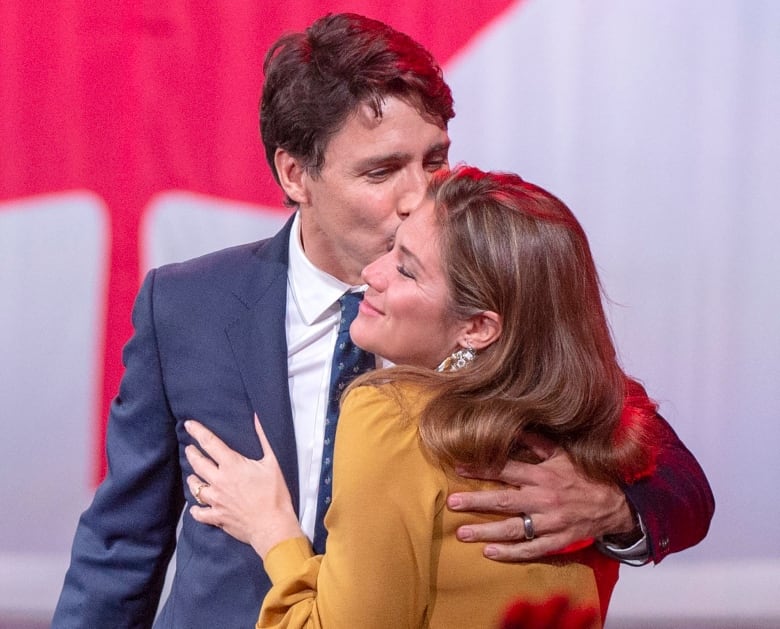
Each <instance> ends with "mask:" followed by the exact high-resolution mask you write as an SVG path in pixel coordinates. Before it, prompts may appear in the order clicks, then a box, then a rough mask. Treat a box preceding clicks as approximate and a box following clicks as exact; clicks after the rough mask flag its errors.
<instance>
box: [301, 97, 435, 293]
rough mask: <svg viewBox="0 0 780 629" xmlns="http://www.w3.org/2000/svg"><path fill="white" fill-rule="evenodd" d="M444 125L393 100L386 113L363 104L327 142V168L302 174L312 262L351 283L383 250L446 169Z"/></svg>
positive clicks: (306, 243)
mask: <svg viewBox="0 0 780 629" xmlns="http://www.w3.org/2000/svg"><path fill="white" fill-rule="evenodd" d="M449 144H450V140H449V137H448V135H447V132H446V130H445V129H442V128H441V127H439V126H437V125H436V124H434V123H433V122H431V121H429V120H426V119H425V118H423V117H422V116H421V115H420V113H419V112H418V111H417V110H416V109H415V108H414V107H412V106H411V105H408V104H407V103H406V102H404V101H402V100H399V99H398V98H395V97H389V98H387V99H386V100H385V103H384V108H383V115H382V118H381V119H379V120H377V119H376V117H375V116H374V114H373V112H372V110H371V109H370V108H369V107H368V106H367V105H363V106H361V107H359V108H358V110H357V111H356V112H354V113H353V114H352V115H350V116H349V118H347V121H346V123H345V124H344V126H343V127H342V128H341V129H340V130H339V132H338V133H336V134H335V135H334V136H333V137H332V138H331V140H330V142H329V143H328V146H327V149H326V151H325V158H324V163H323V167H322V169H321V170H320V172H319V173H318V174H316V175H312V174H309V173H304V174H303V175H302V188H303V194H302V198H301V199H296V200H297V201H298V202H299V206H300V210H301V234H302V238H303V248H304V251H305V252H306V255H307V257H308V258H309V260H310V261H311V262H312V263H313V264H314V265H315V266H317V267H319V268H320V269H322V270H324V271H326V272H328V273H330V274H331V275H334V276H335V277H337V278H339V279H341V280H342V281H345V282H348V283H350V284H358V283H360V272H361V270H362V269H363V267H364V266H366V265H367V264H369V263H371V262H373V261H374V260H376V259H377V258H378V257H379V256H380V255H382V254H384V253H386V252H387V251H388V249H389V247H390V245H391V243H392V239H393V235H394V234H395V230H396V229H397V228H398V225H399V224H400V222H401V220H402V219H404V218H406V216H408V214H409V213H410V212H411V211H412V210H414V209H415V208H417V207H418V206H419V205H420V203H421V202H422V200H423V198H424V197H425V193H426V189H427V186H428V182H429V181H430V179H431V176H432V175H433V173H434V172H436V171H438V170H440V169H442V168H448V166H449V164H448V161H447V155H448V151H449Z"/></svg>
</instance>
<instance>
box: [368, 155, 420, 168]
mask: <svg viewBox="0 0 780 629" xmlns="http://www.w3.org/2000/svg"><path fill="white" fill-rule="evenodd" d="M411 158H412V156H411V155H410V154H409V153H386V154H385V155H372V156H371V157H367V158H365V159H364V160H361V161H359V162H358V163H357V164H355V170H357V171H363V170H372V169H373V168H377V167H378V166H387V165H388V164H399V163H405V162H407V161H409V160H410V159H411Z"/></svg>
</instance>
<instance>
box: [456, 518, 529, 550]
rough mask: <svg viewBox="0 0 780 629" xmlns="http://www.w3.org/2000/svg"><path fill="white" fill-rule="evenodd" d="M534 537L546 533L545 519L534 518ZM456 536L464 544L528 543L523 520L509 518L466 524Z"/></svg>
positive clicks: (459, 529)
mask: <svg viewBox="0 0 780 629" xmlns="http://www.w3.org/2000/svg"><path fill="white" fill-rule="evenodd" d="M531 519H532V521H533V528H534V536H535V537H538V536H540V535H542V534H543V533H544V519H543V518H542V517H541V516H532V518H531ZM456 535H457V537H458V539H459V540H461V541H463V542H518V541H520V540H522V542H521V543H528V542H527V541H526V537H525V524H524V522H523V518H521V517H517V518H507V519H506V520H499V521H497V522H483V523H481V524H466V525H464V526H461V527H459V528H458V530H457V532H456Z"/></svg>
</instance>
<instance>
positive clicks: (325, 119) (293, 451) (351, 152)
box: [53, 15, 712, 628]
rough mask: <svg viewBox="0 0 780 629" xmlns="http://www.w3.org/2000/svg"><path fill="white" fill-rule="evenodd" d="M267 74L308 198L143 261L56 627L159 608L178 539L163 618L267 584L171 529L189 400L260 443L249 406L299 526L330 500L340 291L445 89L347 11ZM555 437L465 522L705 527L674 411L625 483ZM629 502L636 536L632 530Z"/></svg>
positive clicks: (326, 21)
mask: <svg viewBox="0 0 780 629" xmlns="http://www.w3.org/2000/svg"><path fill="white" fill-rule="evenodd" d="M265 76H266V78H265V84H264V88H263V98H262V105H261V123H262V135H263V142H264V145H265V149H266V155H267V157H268V161H269V164H270V165H271V168H272V170H273V172H274V175H275V177H276V179H277V181H278V182H279V184H280V186H281V188H282V190H283V191H284V193H285V197H286V202H287V204H288V205H291V206H296V207H297V208H298V211H297V212H296V214H295V215H294V217H293V218H292V219H291V220H290V221H289V222H288V224H287V225H286V226H285V227H284V229H282V231H281V232H280V233H279V234H277V235H276V236H274V237H273V238H271V239H269V240H266V241H262V242H259V243H253V244H249V245H244V246H240V247H235V248H232V249H228V250H224V251H220V252H216V253H213V254H210V255H208V256H204V257H202V258H198V259H196V260H192V261H189V262H185V263H183V264H176V265H170V266H167V267H163V268H161V269H158V270H156V271H152V272H151V273H150V274H149V275H148V277H147V278H146V280H145V281H144V284H143V286H142V288H141V291H140V293H139V295H138V299H137V301H136V305H135V308H134V313H133V323H134V326H135V333H134V335H133V338H132V339H131V340H130V342H129V343H128V345H127V347H126V348H125V353H124V361H125V367H126V372H125V376H124V378H123V380H122V383H121V385H120V391H119V395H118V396H117V398H116V400H115V401H114V403H113V404H112V408H111V414H110V418H109V425H108V434H107V450H108V463H109V471H108V475H107V477H106V479H105V481H104V482H103V484H102V485H101V486H100V487H99V489H98V491H97V493H96V495H95V499H94V501H93V503H92V505H91V506H90V507H89V509H88V510H87V511H86V512H85V513H84V514H83V516H82V518H81V520H80V522H79V527H78V530H77V532H76V537H75V540H74V545H73V556H72V562H71V567H70V569H69V571H68V573H67V575H66V578H65V584H64V587H63V591H62V595H61V597H60V601H59V604H58V606H57V610H56V612H55V616H54V621H53V626H54V627H56V628H61V627H62V628H66V627H112V628H114V627H131V626H132V627H142V626H150V625H151V624H152V622H153V619H154V615H155V612H156V609H157V605H158V600H159V597H160V592H161V589H162V584H163V579H164V576H165V571H166V568H167V564H168V562H169V560H170V557H171V555H172V553H173V551H174V548H175V550H176V553H177V554H176V574H175V575H174V580H173V585H172V591H171V595H170V597H169V598H168V600H167V601H166V603H165V605H164V607H163V608H162V610H161V612H160V615H159V617H158V619H157V621H156V623H155V626H157V627H187V628H190V627H220V628H226V627H246V626H252V625H253V623H254V622H255V621H256V618H257V614H258V610H259V608H260V605H261V602H262V599H263V596H264V594H265V592H266V591H267V589H268V588H269V585H270V584H269V580H268V578H267V576H266V575H265V573H264V571H263V568H262V563H261V561H260V560H259V558H258V557H257V555H256V554H255V553H254V551H253V550H252V549H251V548H250V547H249V546H245V545H243V544H240V543H239V542H236V541H235V540H233V539H232V538H230V537H229V536H228V535H226V534H224V533H223V532H222V531H221V530H219V529H216V528H212V527H207V526H203V525H201V524H198V523H196V522H194V521H193V520H192V518H191V517H188V516H187V515H185V517H184V518H183V519H182V528H181V532H180V533H179V535H178V539H177V532H176V527H177V522H178V520H179V516H180V515H181V512H182V508H183V506H184V504H185V499H186V500H187V501H188V502H189V504H193V503H194V500H195V499H197V498H198V496H197V495H195V496H192V495H190V494H189V493H187V495H186V496H185V493H184V488H183V484H184V479H185V478H186V477H187V476H188V475H189V474H190V473H191V472H192V470H191V468H190V467H189V465H188V463H187V461H186V459H185V457H184V447H185V446H186V445H187V444H188V443H191V441H190V440H189V438H188V437H187V435H186V433H185V431H184V428H183V422H184V421H185V420H187V419H189V418H197V419H199V420H200V421H202V422H203V423H205V424H206V425H207V426H208V427H209V428H211V430H213V431H214V432H215V433H217V434H218V435H219V436H220V437H221V438H222V439H223V440H224V441H225V442H226V443H227V444H228V445H229V446H230V447H232V448H234V449H236V450H238V451H240V452H242V453H243V454H244V455H245V456H247V457H251V458H255V459H257V458H260V457H261V451H260V448H259V445H258V444H257V439H256V437H255V435H254V428H253V423H252V418H253V414H254V413H257V415H258V416H259V417H260V418H261V419H262V421H263V426H264V428H265V431H266V434H267V436H268V439H269V441H270V443H271V445H272V447H273V448H274V451H275V452H276V455H277V458H278V460H279V462H280V465H281V467H282V469H283V471H284V474H285V477H286V479H287V482H288V485H289V487H290V494H291V495H292V497H293V501H294V503H295V505H294V506H295V509H296V512H297V513H298V515H299V518H300V520H301V523H302V526H303V528H304V530H305V531H306V532H307V534H309V535H310V536H313V534H314V530H315V528H316V525H317V522H316V520H317V519H318V517H321V515H322V514H321V513H320V514H317V495H318V487H319V481H320V470H321V463H322V461H321V458H322V454H321V453H322V447H323V441H324V437H323V434H324V428H323V424H324V421H325V406H326V405H327V397H328V396H327V389H328V380H329V375H330V361H331V358H332V355H333V351H334V350H333V343H334V339H335V338H336V328H337V327H338V323H339V318H340V313H339V308H338V299H339V297H340V296H341V295H342V294H343V293H345V292H348V291H350V290H354V288H355V286H356V285H357V284H359V283H360V279H359V278H360V271H361V269H362V268H363V266H365V265H366V264H367V263H369V262H371V261H373V260H374V259H375V258H376V257H378V256H379V255H380V254H381V253H383V252H384V251H386V249H387V247H388V244H389V243H390V242H391V241H392V238H393V235H394V233H395V229H396V228H397V226H398V225H399V223H400V221H401V220H403V218H404V217H405V216H407V215H408V213H409V212H410V211H412V210H413V209H414V208H415V207H416V206H417V204H418V203H419V201H420V200H421V199H422V197H423V195H424V193H425V189H426V186H427V183H428V181H429V179H430V176H431V174H432V173H433V172H435V171H437V170H439V169H442V168H446V167H447V166H448V163H447V154H448V147H449V138H448V136H447V131H446V129H447V122H448V121H449V120H450V118H452V116H453V109H452V98H451V94H450V90H449V88H448V87H447V85H446V83H444V81H443V79H442V76H441V71H440V69H439V68H438V66H437V65H436V64H435V62H434V61H433V59H432V58H431V56H430V55H429V53H427V51H425V50H424V49H422V48H421V47H420V46H419V45H418V44H416V43H415V42H413V41H412V40H411V39H409V38H408V37H407V36H405V35H403V34H401V33H398V32H396V31H394V30H392V29H390V28H389V27H387V26H385V25H383V24H381V23H379V22H375V21H372V20H368V19H365V18H361V17H359V16H353V15H336V16H329V17H326V18H323V19H321V20H318V21H317V22H315V23H314V24H313V25H312V26H311V27H310V28H309V29H308V30H307V31H306V33H302V34H294V35H288V36H285V37H283V38H281V39H280V40H279V41H278V42H277V43H276V44H275V45H274V46H273V47H272V48H271V50H270V52H269V53H268V56H267V58H266V65H265ZM536 446H537V449H539V450H544V449H545V444H536ZM546 454H548V455H549V460H548V461H546V462H545V463H543V464H540V465H539V466H535V467H526V466H522V465H520V464H516V465H513V466H509V468H508V469H507V470H505V471H504V475H505V477H506V479H507V480H508V481H510V482H512V483H515V484H519V485H521V488H520V489H519V491H518V490H510V489H507V490H506V491H505V492H500V493H498V494H495V493H491V492H487V493H484V494H462V495H456V496H453V497H452V498H451V500H452V502H451V507H453V508H468V509H472V508H473V509H483V510H491V511H495V510H499V511H506V512H507V513H509V514H511V517H510V518H509V519H508V520H507V521H506V522H505V523H503V524H501V525H499V526H498V527H493V528H491V527H484V526H483V527H477V526H475V527H467V528H466V529H464V530H463V531H461V533H462V535H463V537H464V538H466V539H470V540H473V541H479V540H482V539H485V540H490V541H492V542H498V544H490V545H488V546H487V547H486V553H487V554H489V555H490V554H491V552H490V551H491V549H493V550H497V551H498V552H497V553H492V555H493V556H494V558H496V559H517V558H524V557H527V556H533V555H535V554H539V553H543V552H545V550H550V549H553V548H555V549H560V548H562V547H564V546H566V545H568V544H570V543H572V542H574V541H577V540H580V539H583V538H589V537H596V538H599V537H601V536H603V535H605V534H609V533H629V535H630V538H631V539H629V540H628V541H634V540H635V539H636V538H637V537H641V538H643V541H645V542H646V543H648V544H649V550H650V551H651V552H652V557H653V558H654V559H655V560H656V561H658V560H660V558H661V557H663V555H664V554H665V553H666V552H669V551H672V550H680V549H681V548H684V547H687V546H690V545H692V544H694V543H696V542H698V541H699V540H700V539H701V537H703V535H704V534H705V533H706V530H707V527H708V525H709V520H710V517H711V514H712V503H711V500H712V498H711V494H710V493H709V487H708V486H707V482H706V479H705V478H704V476H703V474H702V473H701V470H700V469H699V467H698V465H697V464H696V462H695V460H694V459H693V457H692V456H691V455H690V453H688V452H687V450H685V448H684V446H683V445H682V444H681V443H680V442H679V440H677V438H676V437H675V436H674V434H673V433H672V432H671V429H669V442H668V443H667V444H663V447H662V454H661V458H660V460H659V466H658V470H657V472H656V474H655V475H654V476H653V477H652V478H651V479H649V480H647V481H643V482H642V483H641V484H639V483H637V484H635V485H633V486H631V487H629V488H626V492H627V493H626V494H624V493H623V492H622V491H621V490H620V489H619V488H617V487H610V486H606V485H597V484H594V483H592V482H590V481H588V480H587V479H585V478H583V477H582V476H580V475H579V474H577V473H576V472H575V471H574V469H573V467H572V465H571V462H570V461H569V460H568V457H566V456H565V455H564V454H562V453H560V452H548V453H546ZM197 493H198V491H197V490H196V491H195V494H197ZM626 496H628V500H627V499H626ZM377 499H381V497H377ZM629 503H630V505H633V508H634V510H632V508H631V506H630V505H629ZM366 508H370V505H367V507H366ZM521 511H522V512H524V513H525V514H526V516H525V519H524V518H523V517H521V516H520V515H519V514H520V512H521ZM634 513H636V514H638V515H639V517H641V519H642V521H643V522H644V524H645V526H646V530H647V535H646V536H644V537H643V536H642V534H641V532H640V533H639V535H636V534H635V532H633V529H634V527H635V522H634V515H633V514H634ZM529 516H530V519H529ZM667 520H668V524H664V527H666V528H662V527H661V525H660V524H659V523H660V522H665V521H667ZM524 525H525V526H524ZM667 530H668V532H667ZM659 531H661V532H660V533H659ZM527 533H528V535H526V534H527ZM526 537H535V538H536V539H533V540H531V541H525V538H526ZM667 537H668V541H667V542H665V541H664V540H665V539H667ZM518 540H522V541H518ZM507 541H510V542H511V543H509V544H508V545H505V544H503V543H502V542H507ZM664 546H665V548H664ZM529 549H530V550H529ZM639 557H640V559H641V558H642V557H643V554H642V551H640V553H639Z"/></svg>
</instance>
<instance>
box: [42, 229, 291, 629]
mask: <svg viewBox="0 0 780 629" xmlns="http://www.w3.org/2000/svg"><path fill="white" fill-rule="evenodd" d="M289 231H290V223H289V222H288V224H287V226H286V227H285V228H284V229H283V230H282V231H281V232H280V233H279V234H277V235H276V236H274V237H273V238H271V239H269V240H267V241H263V242H260V243H254V244H250V245H243V246H239V247H234V248H231V249H227V250H223V251H219V252H216V253H213V254H210V255H207V256H204V257H201V258H198V259H195V260H191V261H189V262H185V263H182V264H174V265H170V266H166V267H162V268H160V269H158V270H156V271H152V272H151V273H149V275H148V276H147V278H146V280H145V281H144V283H143V286H142V288H141V290H140V293H139V295H138V298H137V300H136V304H135V307H134V310H133V325H134V329H135V331H134V335H133V337H132V339H131V340H130V341H129V343H128V344H127V346H126V347H125V350H124V354H123V361H124V364H125V374H124V376H123V378H122V382H121V385H120V390H119V395H118V396H117V398H116V399H115V400H114V402H113V403H112V406H111V412H110V416H109V421H108V434H107V455H108V473H107V476H106V479H105V481H104V482H103V483H102V484H101V485H100V487H99V488H98V491H97V493H96V495H95V498H94V501H93V503H92V505H91V506H90V507H89V509H88V510H87V511H86V512H85V513H84V514H83V515H82V517H81V519H80V521H79V525H78V529H77V531H76V536H75V540H74V544H73V553H72V558H71V565H70V569H69V570H68V572H67V575H66V577H65V584H64V587H63V591H62V594H61V596H60V600H59V603H58V606H57V610H56V612H55V616H54V620H53V625H52V626H53V627H58V628H59V627H63V628H66V627H67V628H70V627H84V628H90V629H94V628H95V627H111V628H112V629H118V628H120V627H148V626H150V625H151V623H152V620H153V618H154V614H155V611H156V609H157V606H158V601H159V597H160V591H161V588H162V586H163V581H164V577H165V572H166V568H167V565H168V563H169V560H170V557H171V554H172V553H173V551H174V548H175V549H176V574H175V578H174V581H173V589H172V592H171V595H170V597H169V599H168V601H167V603H166V604H165V606H164V608H163V609H162V611H161V613H160V617H159V618H158V620H157V622H156V623H155V626H156V627H186V628H194V627H220V628H221V629H223V628H224V629H227V628H232V627H242V628H244V629H245V628H246V627H252V626H254V623H255V622H256V621H257V615H258V613H259V610H260V605H261V603H262V600H263V596H264V595H265V593H266V591H267V590H268V588H269V587H270V583H269V581H268V578H267V576H266V574H265V572H264V571H263V564H262V562H261V560H260V558H259V557H258V556H257V555H256V554H255V552H254V550H253V549H252V548H251V547H250V546H247V545H245V544H242V543H240V542H237V541H236V540H234V539H232V538H231V537H230V536H229V535H227V534H225V533H223V532H222V531H221V530H220V529H217V528H213V527H210V526H205V525H203V524H199V523H197V522H195V521H194V520H193V519H192V517H191V516H190V515H189V514H188V513H185V514H184V517H183V518H182V529H181V533H180V535H179V538H178V540H177V535H176V528H177V523H178V521H179V517H180V515H181V513H182V507H183V506H185V500H186V501H187V502H188V503H189V504H192V500H193V499H192V496H191V495H190V494H189V492H188V491H187V490H186V486H185V485H184V479H185V478H186V477H187V475H189V474H190V473H192V470H191V467H190V466H189V464H188V463H187V460H186V458H185V456H184V448H185V446H186V445H188V444H189V443H192V440H191V439H190V437H189V436H188V435H187V433H186V432H185V430H184V427H183V422H184V421H185V420H187V419H190V418H195V419H198V420H199V421H202V422H203V423H204V424H206V425H207V426H208V427H209V428H211V430H213V431H214V432H215V433H216V434H218V435H219V436H220V437H221V438H222V439H223V440H224V441H225V442H226V443H227V444H228V445H229V446H231V447H232V448H234V449H236V450H238V451H239V452H241V453H243V454H244V455H246V456H249V457H253V458H255V459H257V458H260V456H261V449H260V446H259V443H258V440H257V436H256V435H255V432H254V427H253V414H254V413H257V415H258V417H260V419H261V420H262V422H263V427H264V429H265V431H266V434H267V435H268V438H269V440H270V442H271V444H272V446H273V448H274V451H275V452H276V455H277V457H278V459H279V462H280V464H281V466H282V469H283V471H284V474H285V477H286V478H287V481H288V485H289V488H290V495H291V496H292V497H293V501H294V502H295V508H296V511H297V508H298V505H297V502H298V467H297V457H296V448H295V433H294V430H293V424H292V411H291V407H290V398H289V392H288V384H287V343H286V335H285V304H286V298H287V264H288V254H287V252H288V238H289Z"/></svg>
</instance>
